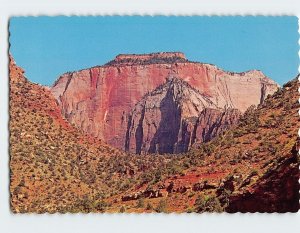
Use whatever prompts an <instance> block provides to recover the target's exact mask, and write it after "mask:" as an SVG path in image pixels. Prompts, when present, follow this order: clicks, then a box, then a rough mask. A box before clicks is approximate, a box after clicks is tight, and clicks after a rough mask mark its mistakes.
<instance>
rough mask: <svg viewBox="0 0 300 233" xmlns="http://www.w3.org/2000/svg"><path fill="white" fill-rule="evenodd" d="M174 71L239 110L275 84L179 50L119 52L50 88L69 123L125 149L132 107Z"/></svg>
mask: <svg viewBox="0 0 300 233" xmlns="http://www.w3.org/2000/svg"><path fill="white" fill-rule="evenodd" d="M172 75H175V76H176V77H179V78H180V79H182V80H184V81H186V82H187V83H189V84H190V85H191V86H192V87H194V88H195V89H197V90H198V91H200V92H201V93H202V95H203V96H205V97H206V98H208V99H209V100H210V101H211V102H212V103H213V104H214V105H215V106H216V107H217V108H223V109H224V108H232V109H233V108H234V109H238V110H239V111H241V112H244V111H245V110H246V109H247V108H248V107H249V106H250V105H253V104H254V105H257V104H259V103H261V102H262V101H263V99H264V98H265V97H266V96H267V95H268V94H272V93H273V92H274V91H275V90H277V88H278V85H277V84H276V83H275V82H274V81H272V80H270V79H269V78H267V77H266V76H265V75H264V74H263V73H262V72H260V71H256V70H252V71H248V72H244V73H230V72H226V71H223V70H221V69H219V68H217V67H216V66H214V65H210V64H203V63H198V62H191V61H188V60H187V59H186V58H185V57H184V55H183V54H182V53H154V54H144V55H119V56H117V57H116V59H115V60H113V61H111V62H109V63H107V64H106V65H103V66H96V67H92V68H89V69H84V70H80V71H76V72H69V73H66V74H63V75H62V76H61V77H59V79H58V80H57V81H56V82H55V84H54V85H53V87H52V88H51V91H52V93H53V94H54V96H55V97H56V99H57V100H58V102H59V104H60V107H61V110H62V113H63V115H64V117H65V118H66V119H67V120H68V121H69V122H71V123H72V124H74V125H75V126H77V127H78V128H80V129H82V130H83V131H85V132H87V133H88V134H90V135H92V136H95V137H98V138H100V139H103V140H105V141H106V142H107V143H109V144H111V145H113V146H115V147H118V148H122V149H124V146H125V141H126V131H127V125H128V121H129V119H128V118H129V113H130V111H131V110H132V108H133V107H134V106H135V104H137V102H138V101H140V100H141V99H142V97H143V96H144V95H145V94H147V93H148V92H150V91H152V90H154V89H155V88H156V87H158V86H159V85H161V84H163V83H164V82H165V79H166V78H167V77H169V76H172Z"/></svg>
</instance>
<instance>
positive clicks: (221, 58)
mask: <svg viewBox="0 0 300 233" xmlns="http://www.w3.org/2000/svg"><path fill="white" fill-rule="evenodd" d="M9 30H10V46H11V47H10V53H11V54H12V55H13V57H14V58H15V60H16V62H17V64H18V65H19V66H21V67H23V68H24V69H25V71H26V76H27V78H28V79H29V80H31V81H33V82H36V83H41V84H43V85H52V84H53V83H54V81H55V80H56V79H57V78H58V76H59V75H61V74H63V73H65V72H67V71H75V70H79V69H83V68H88V67H91V66H96V65H101V64H104V63H106V62H108V61H110V60H112V59H113V58H114V57H115V56H116V55H118V54H120V53H151V52H163V51H181V52H184V53H185V55H186V57H187V58H188V59H189V60H192V61H199V62H204V63H211V64H215V65H217V66H218V67H220V68H222V69H224V70H228V71H236V72H242V71H247V70H250V69H259V70H262V71H263V72H264V73H265V74H266V75H267V76H269V77H270V78H272V79H273V80H275V81H277V82H278V83H279V84H281V85H282V84H283V83H285V82H287V81H289V80H291V79H292V78H294V77H295V76H296V74H297V73H298V64H299V57H298V49H299V47H298V20H297V18H296V17H289V16H284V17H263V16H259V17H251V16H249V17H175V16H174V17H163V16H156V17H151V16H147V17H140V16H134V17H130V16H126V17H121V16H114V17H92V16H91V17H63V16H61V17H13V18H11V20H10V24H9Z"/></svg>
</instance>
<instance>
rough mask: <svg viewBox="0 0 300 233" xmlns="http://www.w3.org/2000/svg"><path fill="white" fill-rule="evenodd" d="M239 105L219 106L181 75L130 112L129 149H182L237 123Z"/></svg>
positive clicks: (165, 84)
mask: <svg viewBox="0 0 300 233" xmlns="http://www.w3.org/2000/svg"><path fill="white" fill-rule="evenodd" d="M239 116H240V112H239V110H237V109H224V110H223V109H221V108H218V107H217V106H216V105H215V104H214V103H213V102H212V101H211V100H210V99H209V98H208V97H207V96H205V95H203V94H202V93H200V91H198V90H196V89H195V88H193V87H192V86H190V85H189V84H188V83H187V82H185V81H183V80H182V79H180V78H178V77H174V76H173V77H172V76H171V77H168V78H167V81H166V82H165V83H164V84H162V85H160V86H159V87H157V88H156V89H155V90H154V91H152V92H150V93H148V94H146V95H145V96H144V97H143V98H142V99H141V100H140V101H139V102H138V103H137V104H136V106H135V107H134V108H133V110H132V111H131V112H130V114H129V121H128V127H127V133H126V141H125V150H126V151H130V152H133V153H137V154H141V153H142V152H147V153H159V154H164V153H182V152H187V151H188V149H189V148H190V147H191V145H192V144H194V143H195V142H197V143H201V142H206V141H209V140H210V139H212V138H213V137H215V136H217V135H218V134H219V133H221V132H222V131H224V130H226V129H228V128H229V127H230V126H232V125H234V124H235V123H237V121H238V118H239Z"/></svg>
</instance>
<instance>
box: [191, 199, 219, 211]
mask: <svg viewBox="0 0 300 233" xmlns="http://www.w3.org/2000/svg"><path fill="white" fill-rule="evenodd" d="M195 211H196V212H197V213H203V212H218V213H220V212H223V211H224V209H223V208H222V206H221V203H220V201H219V199H218V198H217V197H215V196H205V195H200V196H199V197H198V198H197V199H196V201H195Z"/></svg>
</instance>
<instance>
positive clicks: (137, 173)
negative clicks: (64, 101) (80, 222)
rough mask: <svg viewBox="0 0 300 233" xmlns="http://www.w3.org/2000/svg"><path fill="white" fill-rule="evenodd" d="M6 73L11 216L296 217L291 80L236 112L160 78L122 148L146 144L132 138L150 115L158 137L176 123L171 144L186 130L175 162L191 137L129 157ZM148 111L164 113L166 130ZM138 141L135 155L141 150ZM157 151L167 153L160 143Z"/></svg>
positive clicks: (19, 75)
mask: <svg viewBox="0 0 300 233" xmlns="http://www.w3.org/2000/svg"><path fill="white" fill-rule="evenodd" d="M172 59H173V58H172ZM127 62H129V61H128V60H126V63H127ZM130 62H131V61H130ZM145 62H147V63H148V62H149V61H145ZM156 62H157V60H156ZM9 71H10V102H9V104H10V109H9V111H10V122H9V130H10V194H11V196H10V204H11V210H12V212H13V213H45V212H47V213H56V212H60V213H66V212H69V213H78V212H81V213H82V212H84V213H88V212H102V213H103V212H109V213H116V212H124V211H125V212H129V213H151V212H165V213H171V212H175V213H183V212H185V213H187V212H188V213H190V212H197V213H202V212H222V211H226V212H230V213H235V212H238V211H240V212H257V211H258V212H297V211H298V210H299V182H298V179H299V169H298V168H299V155H298V151H299V138H298V134H297V132H298V129H299V115H298V109H299V102H298V87H299V81H298V79H299V75H298V76H297V77H296V78H295V79H293V80H292V81H290V82H288V83H286V84H285V85H283V87H282V88H280V89H278V90H277V91H276V92H275V93H274V94H273V95H272V96H268V97H266V99H265V100H264V101H263V102H262V103H260V104H259V105H258V106H256V107H255V106H252V107H250V108H248V109H247V110H246V111H245V112H244V113H242V111H241V110H238V109H237V108H218V107H216V105H215V103H213V102H212V101H211V100H210V99H209V98H208V97H207V96H205V95H203V92H202V91H200V90H198V89H196V88H195V87H193V86H191V85H190V84H189V83H188V82H186V81H184V80H182V78H179V77H178V76H176V75H172V76H169V77H168V78H167V80H165V81H164V82H163V83H162V84H161V85H159V86H157V87H156V88H154V90H152V91H151V92H149V93H146V94H145V95H144V96H143V97H142V98H141V99H140V100H139V101H137V103H136V104H135V105H134V106H133V108H132V109H131V110H130V111H129V113H128V116H129V117H130V118H131V120H129V121H128V122H129V123H130V124H131V125H130V127H128V126H127V129H128V130H127V131H126V135H127V136H126V141H127V140H129V141H128V142H129V143H128V144H127V145H128V148H129V150H133V151H134V150H135V149H136V147H137V146H136V145H135V144H134V143H135V140H136V138H138V139H139V140H138V141H141V139H142V138H143V139H144V138H145V137H142V138H141V137H136V136H137V134H136V132H141V130H140V129H141V128H144V127H145V126H147V124H148V123H147V122H149V121H150V120H151V119H152V118H153V117H152V115H154V116H155V117H158V118H157V119H156V118H154V122H156V121H160V123H161V124H162V128H161V129H159V128H158V129H157V132H158V136H159V135H161V133H164V130H165V129H167V130H170V128H171V129H172V128H173V126H172V125H171V123H172V122H175V123H176V124H175V126H176V127H178V124H177V123H178V122H176V121H174V119H177V120H178V119H180V120H181V121H183V122H185V124H183V125H181V126H180V127H179V128H176V133H177V130H178V134H179V135H183V134H182V132H184V130H183V129H184V128H185V126H188V127H187V128H189V130H188V131H186V132H187V134H186V135H188V136H187V137H186V136H182V138H185V139H186V138H187V139H189V140H182V138H181V139H180V140H179V141H176V142H175V144H174V148H173V149H174V150H175V151H174V153H177V150H179V149H180V148H182V147H183V145H184V146H188V145H189V143H190V140H192V138H193V137H192V135H193V134H194V135H195V134H197V131H198V136H197V137H198V140H199V142H200V143H199V145H197V147H192V148H191V149H190V150H189V151H188V152H186V153H183V154H179V155H172V154H168V153H167V154H164V155H160V154H159V153H160V152H161V151H158V154H157V155H156V156H152V154H147V153H146V154H145V155H143V156H136V155H135V154H132V153H124V152H123V151H122V150H118V149H116V148H113V147H111V146H110V145H107V144H106V143H105V142H103V141H102V140H99V139H97V138H95V137H92V136H91V135H89V134H87V133H86V132H84V131H82V130H78V129H77V127H74V125H71V124H70V122H68V121H67V120H66V119H65V118H64V116H62V115H61V107H60V106H59V103H58V101H57V99H55V98H54V96H53V94H52V93H51V91H50V90H49V88H47V87H43V86H41V85H38V84H34V83H31V82H30V81H29V80H28V79H27V78H26V77H25V71H24V70H23V69H22V68H20V67H18V66H17V65H16V63H15V61H14V60H13V58H12V57H10V64H9ZM187 96H189V97H190V98H187ZM153 105H154V106H153ZM158 106H159V107H158ZM166 106H170V107H168V108H167V109H165V107H166ZM157 108H161V109H162V111H161V113H164V112H165V110H166V114H167V115H166V117H165V118H166V122H165V121H164V120H161V119H160V118H159V116H160V115H159V114H161V113H160V110H156V109H157ZM146 110H147V111H146ZM143 112H144V113H143ZM198 112H200V114H199V115H198V117H195V115H197V114H198ZM164 114H165V113H164ZM176 114H177V115H176ZM240 114H242V115H240ZM172 115H175V116H177V117H175V118H172V117H171V116H172ZM179 116H180V117H179ZM237 118H238V122H237V123H235V122H234V119H237ZM134 122H137V123H135V124H133V123H134ZM210 123H211V124H210ZM164 124H166V125H164ZM231 125H235V126H234V127H231ZM183 126H184V127H183ZM226 127H230V128H229V129H227V128H226ZM224 128H226V130H225V129H224ZM137 129H138V130H137ZM172 130H173V129H172ZM130 132H132V133H130ZM142 132H144V130H143V131H142ZM145 132H147V131H145ZM191 132H193V133H192V134H191ZM218 132H222V133H218ZM138 135H139V133H138ZM149 135H150V134H149ZM129 136H130V137H129ZM189 136H191V137H189ZM210 137H214V138H213V139H212V140H210V139H211V138H210ZM150 138H151V137H150ZM170 138H171V139H172V137H170ZM153 139H154V141H155V140H156V137H155V135H153V137H152V139H151V140H153ZM175 139H176V138H175ZM175 139H174V141H175ZM172 140H173V139H172ZM182 141H184V142H185V144H184V143H183V142H182ZM141 142H142V143H141V144H139V145H142V146H144V148H142V147H141V148H140V146H138V148H140V149H139V150H140V151H141V152H142V150H145V151H147V150H149V148H150V147H147V143H144V145H143V141H141ZM150 144H151V143H150ZM167 145H169V144H167ZM155 148H156V147H155ZM157 149H158V150H160V149H163V150H165V149H167V150H168V147H166V145H164V141H162V140H160V139H159V140H158V146H157Z"/></svg>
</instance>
